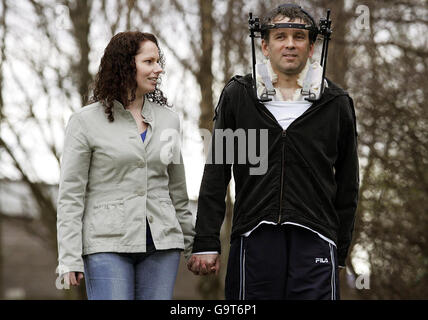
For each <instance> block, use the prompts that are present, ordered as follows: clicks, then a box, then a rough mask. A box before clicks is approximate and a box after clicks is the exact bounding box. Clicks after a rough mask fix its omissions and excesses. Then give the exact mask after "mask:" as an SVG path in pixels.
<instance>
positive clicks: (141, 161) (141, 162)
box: [138, 160, 145, 168]
mask: <svg viewBox="0 0 428 320" xmlns="http://www.w3.org/2000/svg"><path fill="white" fill-rule="evenodd" d="M144 165H145V162H144V160H140V161H138V167H139V168H144Z"/></svg>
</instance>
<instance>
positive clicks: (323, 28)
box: [248, 3, 332, 102]
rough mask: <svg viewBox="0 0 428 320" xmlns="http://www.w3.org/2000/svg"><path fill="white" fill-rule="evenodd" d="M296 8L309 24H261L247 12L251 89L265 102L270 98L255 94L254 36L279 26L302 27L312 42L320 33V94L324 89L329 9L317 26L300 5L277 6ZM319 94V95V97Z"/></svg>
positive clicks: (257, 36) (329, 21)
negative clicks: (250, 58) (321, 38)
mask: <svg viewBox="0 0 428 320" xmlns="http://www.w3.org/2000/svg"><path fill="white" fill-rule="evenodd" d="M283 7H285V8H297V9H299V10H300V11H301V12H302V13H303V14H304V15H306V16H307V17H308V18H309V20H310V21H311V22H312V23H311V24H303V23H269V24H261V23H260V19H259V18H258V17H253V13H252V12H250V13H249V19H248V25H249V30H250V37H251V51H252V60H253V89H254V92H255V94H256V97H257V99H258V100H259V101H261V102H267V101H270V100H271V99H266V98H263V99H260V98H258V96H257V80H256V53H255V47H254V38H261V37H262V35H263V34H264V33H265V32H266V31H267V30H271V29H279V28H293V29H304V30H308V31H309V38H310V40H311V41H312V42H315V41H316V39H317V37H318V35H321V36H322V37H323V46H322V51H321V61H320V64H321V66H322V67H323V74H322V83H321V95H322V92H323V91H324V79H325V71H326V68H327V53H328V42H329V40H330V39H331V38H330V36H331V33H332V31H331V20H330V9H327V13H326V17H325V18H321V19H320V22H319V27H317V25H316V23H315V20H314V19H313V18H312V16H311V15H310V14H309V13H308V12H307V11H305V10H304V9H303V8H302V7H301V6H299V5H297V4H290V3H287V4H282V5H280V6H278V7H277V8H278V9H279V8H283ZM256 33H257V34H256ZM308 95H309V97H308V98H306V100H309V101H315V99H313V98H312V96H311V93H310V92H309V93H308ZM321 95H320V97H321Z"/></svg>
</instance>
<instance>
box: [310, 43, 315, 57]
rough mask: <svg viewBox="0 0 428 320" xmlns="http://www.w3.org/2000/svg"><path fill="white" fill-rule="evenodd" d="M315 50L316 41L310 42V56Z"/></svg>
mask: <svg viewBox="0 0 428 320" xmlns="http://www.w3.org/2000/svg"><path fill="white" fill-rule="evenodd" d="M314 51H315V42H313V43H311V44H309V58H312V56H313V55H314Z"/></svg>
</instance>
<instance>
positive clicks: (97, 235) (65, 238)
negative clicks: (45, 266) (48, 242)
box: [57, 99, 194, 274]
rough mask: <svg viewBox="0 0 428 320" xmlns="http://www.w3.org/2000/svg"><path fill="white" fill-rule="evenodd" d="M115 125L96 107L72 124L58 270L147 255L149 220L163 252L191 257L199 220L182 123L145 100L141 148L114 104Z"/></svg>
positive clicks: (125, 114)
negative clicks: (101, 255) (93, 260)
mask: <svg viewBox="0 0 428 320" xmlns="http://www.w3.org/2000/svg"><path fill="white" fill-rule="evenodd" d="M113 111H114V113H113V114H114V122H109V121H108V119H107V117H106V114H105V113H104V108H103V106H102V105H101V104H100V103H94V104H91V105H88V106H85V107H84V108H82V109H80V110H79V111H77V112H76V113H74V114H73V115H72V116H71V118H70V120H69V123H68V125H67V128H66V133H65V142H64V152H63V154H62V158H61V177H60V184H59V194H58V208H57V236H58V262H59V265H58V269H59V271H58V272H59V273H60V274H63V273H65V272H69V271H79V272H83V259H82V255H86V254H91V253H95V252H145V251H146V217H147V220H148V221H149V224H150V229H151V232H152V237H153V241H154V244H155V247H156V248H157V249H172V248H179V249H184V255H185V257H186V258H188V257H189V256H190V253H191V249H192V243H193V236H194V219H193V217H192V214H191V212H190V211H189V210H188V197H187V191H186V181H185V174H184V165H183V161H182V157H181V151H180V121H179V117H178V115H177V114H176V113H175V112H173V111H172V110H170V109H169V108H168V107H163V106H160V105H158V104H156V103H153V102H150V101H148V99H145V103H144V106H143V109H142V115H143V117H144V119H145V121H146V122H147V123H148V128H147V130H148V131H147V135H146V139H145V141H144V143H143V141H142V139H141V136H140V135H139V133H138V129H137V124H136V123H135V120H134V118H133V117H132V115H131V113H130V112H129V111H127V110H126V109H124V107H123V106H122V104H120V103H119V102H117V101H115V102H114V110H113Z"/></svg>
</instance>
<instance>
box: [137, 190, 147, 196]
mask: <svg viewBox="0 0 428 320" xmlns="http://www.w3.org/2000/svg"><path fill="white" fill-rule="evenodd" d="M145 194H146V193H145V192H144V191H138V192H137V195H139V196H140V197H142V196H144V195H145Z"/></svg>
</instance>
